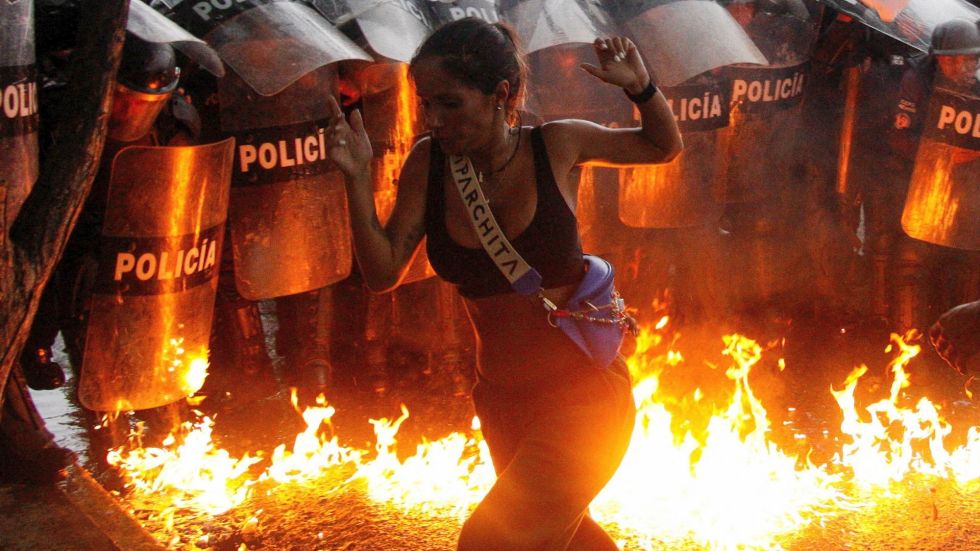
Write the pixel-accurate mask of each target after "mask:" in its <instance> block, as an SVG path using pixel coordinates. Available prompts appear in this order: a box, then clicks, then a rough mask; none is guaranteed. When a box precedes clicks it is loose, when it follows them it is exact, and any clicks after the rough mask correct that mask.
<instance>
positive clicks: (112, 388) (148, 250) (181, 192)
mask: <svg viewBox="0 0 980 551" xmlns="http://www.w3.org/2000/svg"><path fill="white" fill-rule="evenodd" d="M233 152H234V142H233V140H224V141H221V142H217V143H212V144H207V145H201V146H187V147H145V146H133V147H127V148H124V149H123V150H122V151H120V152H119V153H118V154H117V155H116V157H115V159H113V163H112V171H111V175H110V182H109V200H108V203H107V205H106V214H105V224H104V226H103V228H102V240H101V246H100V252H99V269H98V274H97V276H96V281H95V286H94V289H93V296H92V299H91V313H90V317H89V320H88V329H87V336H86V338H85V353H84V355H83V365H82V369H81V378H80V380H79V384H78V396H79V400H81V403H82V404H83V405H84V406H85V407H86V408H88V409H91V410H94V411H126V410H132V409H147V408H153V407H158V406H162V405H165V404H169V403H171V402H175V401H177V400H179V399H181V398H183V397H185V396H188V395H191V394H193V393H194V392H196V391H197V390H198V389H200V388H201V385H202V384H203V383H204V377H205V376H206V374H207V372H206V369H207V358H208V339H209V337H210V334H211V315H212V310H213V308H214V299H215V292H216V289H217V281H218V279H217V276H218V265H219V263H220V258H219V257H220V255H221V241H222V236H223V234H224V225H225V219H226V216H227V211H228V189H229V185H230V182H231V170H230V169H231V163H232V154H233Z"/></svg>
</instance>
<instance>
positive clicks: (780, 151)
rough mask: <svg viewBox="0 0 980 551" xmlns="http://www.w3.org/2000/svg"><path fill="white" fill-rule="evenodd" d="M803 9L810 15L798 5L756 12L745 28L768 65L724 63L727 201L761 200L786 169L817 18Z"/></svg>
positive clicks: (796, 135)
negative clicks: (728, 90) (728, 82)
mask: <svg viewBox="0 0 980 551" xmlns="http://www.w3.org/2000/svg"><path fill="white" fill-rule="evenodd" d="M796 1H797V2H799V3H800V4H799V5H800V6H803V7H805V6H806V5H805V4H803V2H802V0H796ZM807 10H808V8H807ZM803 13H811V17H810V18H809V19H803V18H801V16H800V12H799V11H798V10H788V11H785V12H783V13H767V12H763V11H759V12H757V13H756V15H755V17H753V18H752V19H751V21H749V22H747V24H746V25H745V29H746V32H747V33H748V34H749V36H751V37H752V39H753V40H754V41H755V43H756V44H757V45H758V47H759V49H760V50H761V51H762V53H764V54H765V55H766V57H767V58H768V59H769V62H770V65H769V66H767V67H759V66H754V65H744V64H738V65H733V66H731V67H728V68H727V72H728V74H729V76H730V77H731V79H732V115H731V138H730V140H729V142H728V149H729V152H728V172H727V177H726V178H725V182H724V189H725V197H726V202H728V203H750V202H755V201H759V200H762V199H764V198H766V197H768V196H770V195H772V194H773V193H774V192H775V190H776V189H779V187H780V186H781V185H782V184H783V183H785V180H786V178H787V175H788V174H789V170H788V166H789V163H790V162H791V161H792V156H793V154H794V152H795V148H796V146H797V145H798V144H799V141H800V139H801V137H802V133H801V124H802V120H801V116H802V109H801V105H802V101H803V96H804V93H805V91H806V85H807V81H808V80H809V70H810V64H809V59H810V56H811V54H812V50H813V44H814V42H815V40H816V36H817V23H818V21H819V17H818V16H819V10H814V11H813V12H810V11H804V12H803Z"/></svg>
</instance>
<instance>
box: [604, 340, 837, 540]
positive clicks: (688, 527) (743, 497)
mask: <svg viewBox="0 0 980 551" xmlns="http://www.w3.org/2000/svg"><path fill="white" fill-rule="evenodd" d="M644 333H645V334H644ZM644 333H641V335H640V337H639V340H640V343H641V344H640V345H639V346H638V351H637V352H638V353H637V354H635V355H634V356H633V357H631V358H630V361H629V363H630V370H631V372H632V373H634V375H635V376H642V378H641V379H639V380H638V382H637V383H636V385H635V387H634V393H633V394H634V397H635V399H636V402H637V404H638V414H637V419H636V425H635V428H634V432H633V441H632V444H631V445H630V449H629V451H628V452H627V455H626V457H625V459H624V460H623V464H622V465H621V467H620V469H619V471H618V472H617V473H616V476H615V477H614V478H613V480H612V481H611V482H610V483H609V485H608V486H607V487H606V488H605V490H604V491H603V492H602V493H601V494H600V495H599V497H598V498H597V499H596V501H595V502H593V512H594V514H595V516H596V518H597V519H598V520H600V522H603V523H608V524H615V525H617V526H618V527H619V528H621V529H622V530H624V531H625V532H627V533H631V534H632V535H633V536H634V537H635V538H636V539H638V540H639V543H640V544H641V546H642V547H643V548H651V547H654V548H655V547H662V546H664V542H678V543H680V542H683V541H685V540H686V539H694V540H695V541H696V542H697V543H699V544H701V545H706V546H709V547H739V546H740V547H756V546H762V547H768V546H772V545H773V538H774V537H776V536H779V535H783V534H787V533H790V532H793V531H795V530H798V529H800V528H802V527H804V526H806V525H808V524H810V523H811V522H813V521H815V520H818V519H820V518H822V517H825V516H827V515H828V514H829V512H830V511H832V510H839V508H840V507H845V506H847V503H846V500H845V499H844V497H843V495H842V494H841V493H840V491H839V490H838V489H837V488H836V483H837V482H838V478H837V477H835V476H833V475H830V474H828V473H827V472H826V471H825V470H824V469H821V468H817V467H814V466H810V465H807V466H805V467H804V468H800V467H799V465H800V460H799V459H798V458H796V457H793V456H790V455H787V454H785V453H783V452H781V451H780V450H778V449H776V448H775V446H774V445H773V444H772V443H771V442H769V440H768V439H767V432H768V428H769V420H768V418H767V415H766V410H765V408H763V406H762V404H761V403H760V402H759V400H758V399H756V397H755V396H754V394H753V393H752V389H751V388H750V387H749V384H748V375H749V372H750V371H751V369H752V367H753V366H754V365H755V364H756V363H758V361H759V359H760V358H761V357H762V349H761V347H760V346H759V345H758V344H757V343H755V342H754V341H752V340H750V339H747V338H745V337H742V336H740V335H731V336H727V337H725V338H724V341H725V345H726V349H725V355H726V356H729V357H730V358H731V359H732V361H733V364H732V365H731V366H730V367H729V368H728V370H727V372H726V375H727V376H728V378H729V379H731V380H732V381H733V382H734V393H733V396H732V399H731V402H730V404H729V406H728V408H727V410H725V411H721V412H717V413H715V414H713V415H712V412H710V411H709V412H706V413H707V415H710V416H711V417H710V421H709V422H708V425H707V426H708V429H707V431H706V435H704V436H699V435H695V434H692V433H691V432H687V433H686V434H675V429H672V426H673V425H674V419H673V415H672V414H671V413H670V412H669V411H668V409H667V407H666V404H665V397H664V396H661V395H660V393H659V392H658V390H659V386H660V384H659V376H660V374H661V373H662V372H663V371H664V369H666V368H668V366H672V365H678V364H676V363H673V362H672V360H671V358H672V355H671V354H670V353H669V352H668V353H667V354H665V355H662V356H655V355H653V354H649V353H647V350H649V347H650V346H651V345H655V343H658V342H659V341H660V340H661V337H660V336H659V335H653V334H649V333H646V332H644ZM701 396H702V395H701V393H700V392H696V393H694V395H693V396H691V397H690V398H689V404H687V405H686V407H685V410H689V411H691V412H692V413H695V412H698V411H699V410H703V409H705V407H702V406H701V404H700V402H701ZM668 546H669V545H668Z"/></svg>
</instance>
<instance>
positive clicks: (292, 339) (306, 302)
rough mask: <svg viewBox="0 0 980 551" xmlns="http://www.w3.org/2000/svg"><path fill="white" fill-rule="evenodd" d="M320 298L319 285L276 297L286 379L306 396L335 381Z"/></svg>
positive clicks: (279, 350)
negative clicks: (313, 288)
mask: <svg viewBox="0 0 980 551" xmlns="http://www.w3.org/2000/svg"><path fill="white" fill-rule="evenodd" d="M320 300H321V296H320V290H319V289H318V290H315V291H309V292H306V293H300V294H296V295H289V296H285V297H280V298H277V299H276V318H277V319H278V321H279V329H278V331H277V332H276V353H277V354H278V355H279V356H281V357H282V358H283V359H284V364H283V380H284V382H285V383H286V385H287V386H290V387H296V388H298V389H299V390H300V391H301V393H302V394H303V395H304V398H311V397H315V396H316V394H319V393H320V392H325V391H327V390H328V389H329V388H330V386H331V385H332V383H333V366H332V365H331V363H330V354H329V346H328V341H327V339H326V338H325V331H324V329H323V328H322V327H321V320H320Z"/></svg>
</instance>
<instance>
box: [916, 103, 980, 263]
mask: <svg viewBox="0 0 980 551" xmlns="http://www.w3.org/2000/svg"><path fill="white" fill-rule="evenodd" d="M973 88H974V89H973V90H972V91H970V92H965V91H953V90H950V89H945V88H939V87H937V88H935V89H934V90H933V93H932V97H931V98H930V101H929V108H928V111H927V112H926V119H925V122H924V132H923V136H922V138H921V141H920V142H919V150H918V153H917V154H916V157H915V168H914V169H913V171H912V181H911V183H910V184H909V191H908V195H907V197H906V199H905V209H904V211H903V212H902V228H903V229H904V230H905V233H907V234H908V235H909V236H911V237H914V238H916V239H920V240H922V241H927V242H929V243H935V244H937V245H945V246H947V247H955V248H958V249H968V250H974V251H976V250H980V93H978V92H977V90H980V88H978V87H977V86H976V85H974V87H973Z"/></svg>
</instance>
